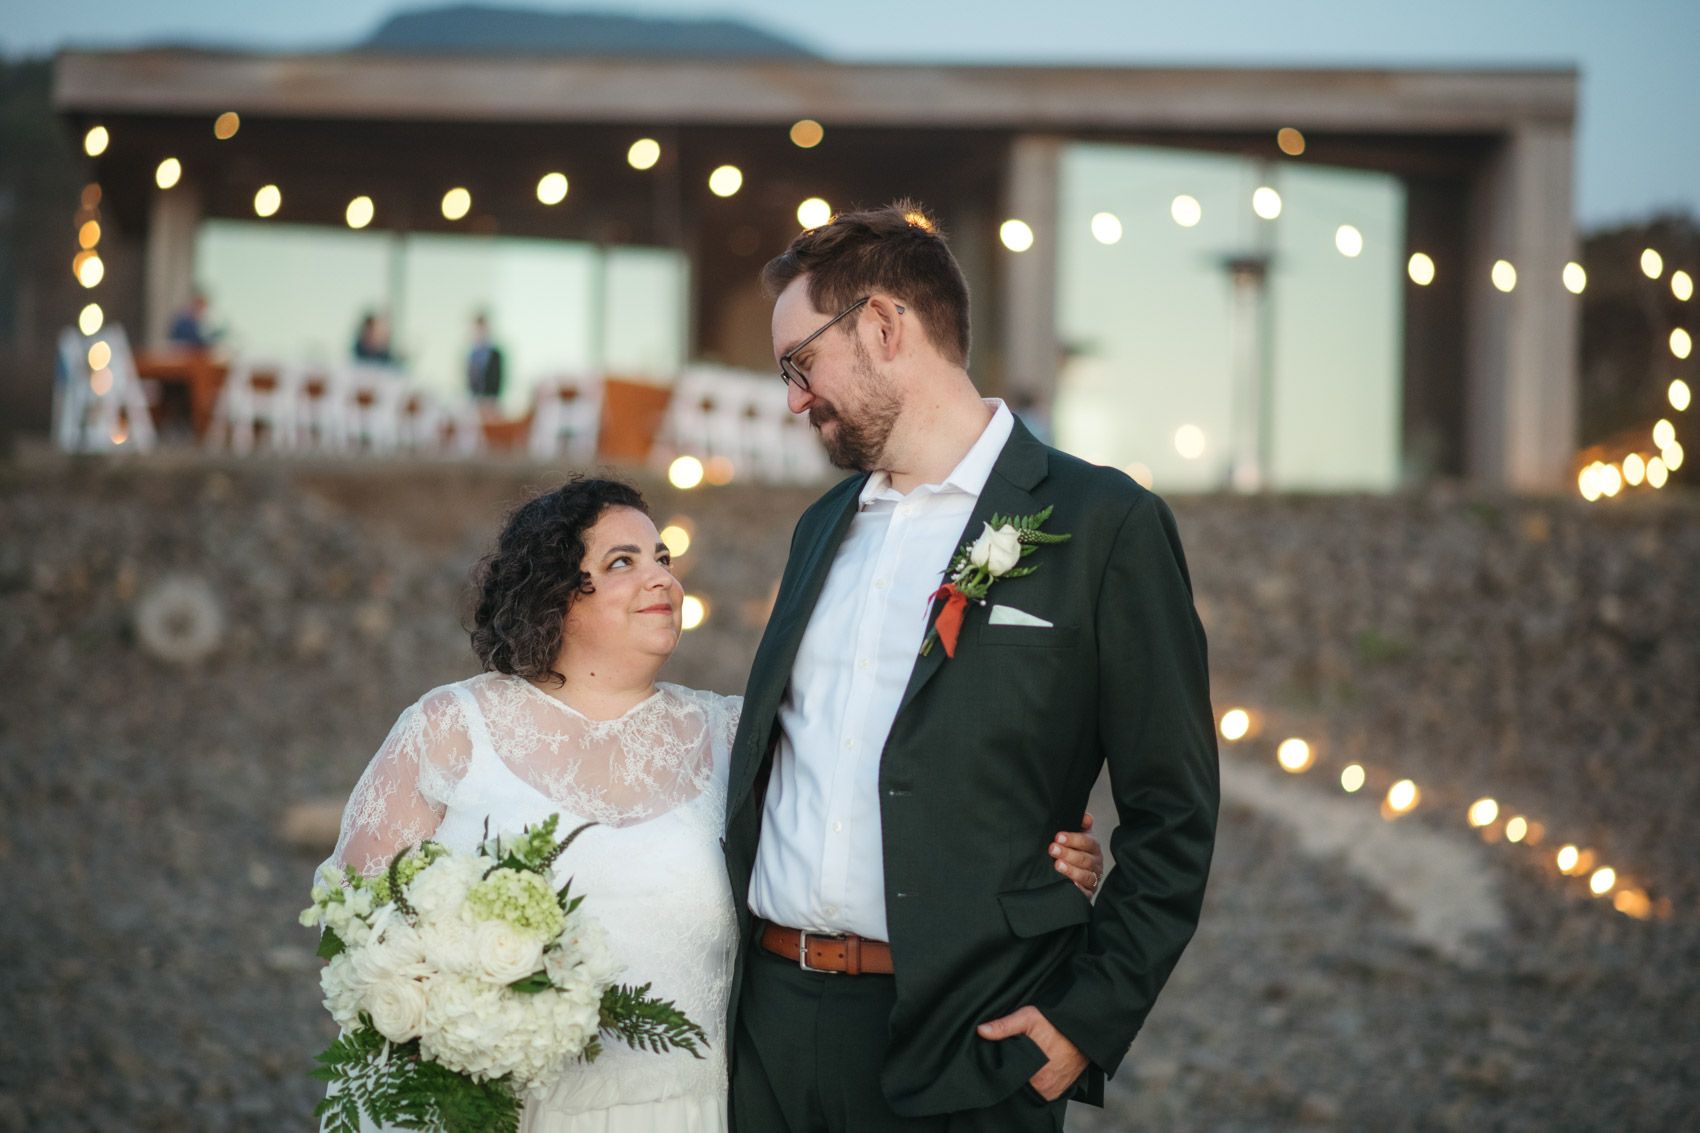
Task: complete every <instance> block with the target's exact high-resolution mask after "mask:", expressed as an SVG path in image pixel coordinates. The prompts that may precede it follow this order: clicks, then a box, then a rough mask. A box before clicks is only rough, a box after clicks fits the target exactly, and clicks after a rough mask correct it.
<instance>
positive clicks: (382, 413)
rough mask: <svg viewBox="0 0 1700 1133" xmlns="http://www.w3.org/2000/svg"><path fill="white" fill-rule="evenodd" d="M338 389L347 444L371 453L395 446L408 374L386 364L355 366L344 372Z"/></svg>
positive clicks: (383, 451)
mask: <svg viewBox="0 0 1700 1133" xmlns="http://www.w3.org/2000/svg"><path fill="white" fill-rule="evenodd" d="M336 393H337V396H338V398H339V400H340V401H341V408H340V411H339V416H340V418H341V425H342V429H343V445H344V447H346V448H352V449H354V450H355V451H356V452H358V451H361V450H362V449H364V450H365V451H368V452H372V453H386V452H392V451H394V450H395V448H396V446H397V444H398V443H399V442H400V439H401V438H400V430H401V405H402V400H403V399H404V398H405V397H406V396H407V379H406V378H405V377H403V376H402V375H401V374H399V373H397V372H396V371H394V370H391V369H389V368H387V367H384V366H355V367H352V368H350V369H349V370H348V371H346V372H345V373H344V374H343V377H342V381H341V382H340V383H339V384H338V388H337V391H336Z"/></svg>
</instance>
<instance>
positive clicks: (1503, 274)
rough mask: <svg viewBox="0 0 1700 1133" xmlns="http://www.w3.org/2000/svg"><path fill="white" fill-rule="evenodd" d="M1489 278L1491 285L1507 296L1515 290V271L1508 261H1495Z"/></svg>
mask: <svg viewBox="0 0 1700 1133" xmlns="http://www.w3.org/2000/svg"><path fill="white" fill-rule="evenodd" d="M1489 277H1490V278H1491V279H1492V280H1493V285H1494V286H1495V287H1497V288H1499V289H1500V290H1501V291H1504V292H1506V293H1508V294H1509V293H1510V292H1512V291H1515V290H1516V289H1517V269H1516V268H1515V267H1513V266H1512V265H1511V261H1510V260H1495V261H1494V262H1493V271H1492V272H1490V273H1489Z"/></svg>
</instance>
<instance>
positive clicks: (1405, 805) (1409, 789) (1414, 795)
mask: <svg viewBox="0 0 1700 1133" xmlns="http://www.w3.org/2000/svg"><path fill="white" fill-rule="evenodd" d="M1421 799H1422V792H1421V791H1419V790H1418V789H1417V785H1416V784H1415V783H1413V782H1411V780H1409V779H1401V780H1399V781H1398V782H1397V783H1395V784H1393V785H1392V786H1391V787H1389V788H1387V799H1386V806H1385V807H1384V809H1383V811H1382V813H1383V814H1384V815H1385V816H1387V817H1394V816H1397V815H1401V814H1409V813H1411V811H1413V810H1415V809H1416V806H1417V803H1418V802H1419V801H1420V800H1421Z"/></svg>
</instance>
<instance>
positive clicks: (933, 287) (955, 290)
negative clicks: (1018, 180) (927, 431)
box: [761, 200, 968, 367]
mask: <svg viewBox="0 0 1700 1133" xmlns="http://www.w3.org/2000/svg"><path fill="white" fill-rule="evenodd" d="M800 275H807V276H808V277H809V302H810V303H812V304H813V305H814V308H815V310H817V311H824V312H826V313H827V314H829V315H830V314H837V313H838V312H839V311H842V310H843V309H844V308H846V307H848V306H849V305H850V304H852V303H854V302H855V301H856V300H858V299H860V298H862V297H863V296H865V295H868V294H871V293H873V292H876V291H883V292H885V293H886V294H888V295H891V296H892V297H893V298H896V299H900V300H902V301H904V302H905V303H907V304H908V305H909V309H910V310H911V311H912V312H913V313H914V315H915V317H916V318H917V319H919V320H920V323H921V327H922V329H924V330H925V331H926V335H927V339H928V341H930V342H931V343H932V344H933V347H934V349H936V350H937V351H938V352H939V353H940V354H941V355H943V356H944V358H945V359H946V360H947V361H949V362H951V363H952V364H954V365H957V366H964V367H966V366H967V365H968V281H967V280H966V279H964V278H963V276H962V266H961V265H960V264H958V263H957V262H956V257H955V256H954V255H952V254H951V251H950V245H948V244H946V243H945V240H944V233H943V232H942V231H941V230H940V229H939V224H938V221H937V220H935V219H933V217H932V216H931V215H930V214H929V213H928V212H927V210H926V209H924V208H922V207H921V206H920V205H918V204H916V203H915V202H914V201H910V200H899V201H893V202H892V203H891V204H889V205H887V206H885V207H884V208H877V209H863V210H861V211H859V212H846V213H840V214H838V215H837V216H835V217H833V218H832V220H831V221H829V222H828V223H826V224H823V225H821V226H820V227H819V228H809V229H805V230H804V231H802V232H800V233H798V234H797V237H796V239H794V240H792V241H791V246H790V247H788V248H786V249H785V250H784V251H783V252H781V253H779V255H777V256H775V257H774V258H773V259H771V260H769V261H768V264H767V266H766V267H764V268H762V272H761V283H762V288H763V289H764V290H765V291H766V292H767V294H768V298H770V299H777V298H778V297H779V293H780V292H782V291H784V290H785V289H786V288H787V287H789V286H790V285H791V281H792V280H794V279H796V278H797V277H798V276H800ZM840 325H841V326H842V327H843V329H844V330H845V332H846V333H848V332H849V331H850V329H851V326H852V324H851V323H850V322H848V321H847V322H844V323H842V324H840Z"/></svg>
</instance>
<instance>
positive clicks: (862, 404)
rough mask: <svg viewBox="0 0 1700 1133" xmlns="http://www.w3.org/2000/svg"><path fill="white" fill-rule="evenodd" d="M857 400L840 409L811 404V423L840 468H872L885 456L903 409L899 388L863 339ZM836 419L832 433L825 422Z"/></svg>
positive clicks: (858, 347)
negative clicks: (877, 363) (876, 362)
mask: <svg viewBox="0 0 1700 1133" xmlns="http://www.w3.org/2000/svg"><path fill="white" fill-rule="evenodd" d="M856 355H857V357H856V382H855V387H854V393H855V396H856V399H857V400H856V404H855V405H853V406H852V407H850V408H849V409H848V410H840V409H839V408H838V407H837V406H836V405H832V404H831V403H829V402H825V401H817V402H816V403H815V404H814V405H812V406H810V407H809V424H810V425H812V426H814V430H815V432H816V433H819V434H820V439H821V445H822V446H823V447H824V448H825V449H826V456H827V459H828V460H830V461H832V463H833V464H834V465H835V466H837V467H839V468H846V469H849V470H851V471H853V472H872V471H873V470H874V469H876V468H878V467H879V466H880V461H881V458H882V457H884V456H885V446H886V442H887V441H889V440H890V439H891V430H892V428H893V427H894V426H895V425H896V424H897V418H898V416H899V414H900V413H901V412H902V410H903V403H902V402H901V401H900V400H899V399H898V396H897V390H896V389H894V388H893V387H892V384H891V382H890V381H889V380H888V379H887V378H886V377H885V376H884V375H883V374H881V373H879V371H877V370H875V369H874V365H873V359H872V358H870V357H868V354H867V351H866V349H865V348H863V347H862V344H861V343H860V342H856ZM828 422H835V423H836V424H837V428H835V429H834V430H833V431H832V434H831V435H830V436H829V435H828V434H827V433H826V432H824V431H823V430H822V429H821V426H822V425H825V424H827V423H828Z"/></svg>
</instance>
